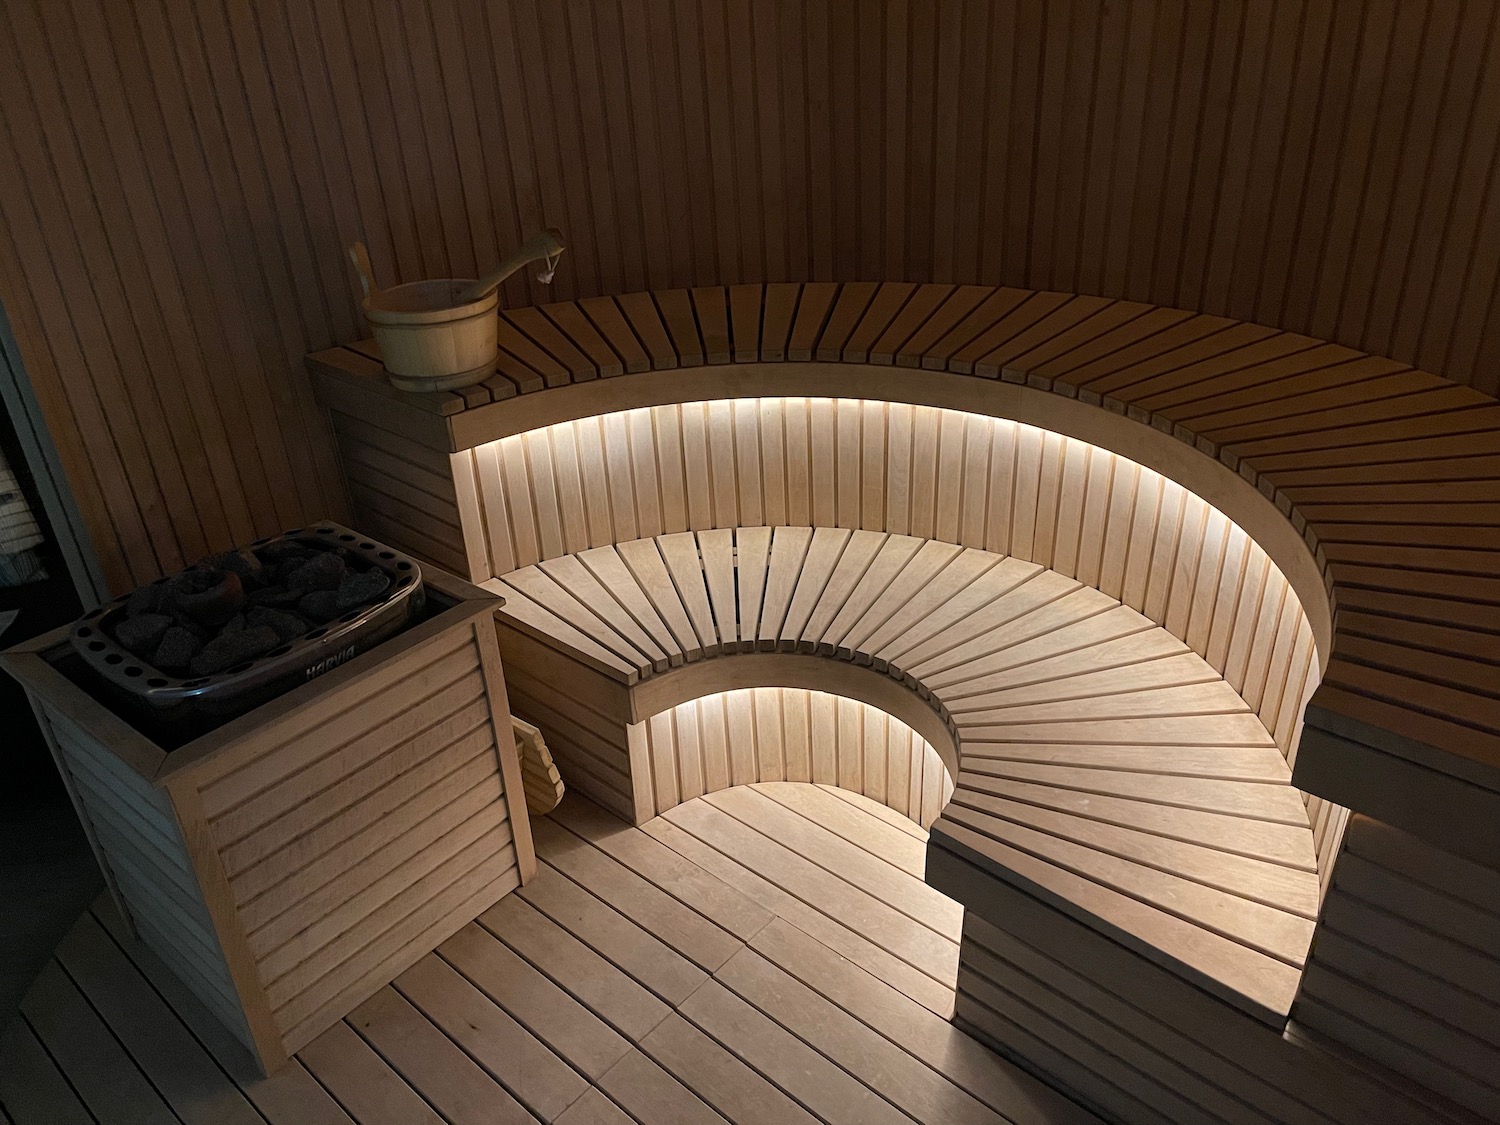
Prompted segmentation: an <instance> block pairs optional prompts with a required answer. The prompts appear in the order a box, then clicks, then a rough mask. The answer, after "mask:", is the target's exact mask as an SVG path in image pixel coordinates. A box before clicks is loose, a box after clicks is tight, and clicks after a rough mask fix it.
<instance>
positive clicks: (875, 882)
mask: <svg viewBox="0 0 1500 1125" xmlns="http://www.w3.org/2000/svg"><path fill="white" fill-rule="evenodd" d="M535 828H536V842H537V851H538V855H539V857H540V859H541V870H540V872H539V874H538V876H537V878H536V879H535V880H534V881H533V882H531V883H529V884H528V885H527V886H526V887H525V888H524V889H523V890H521V891H519V892H518V893H516V894H514V895H510V896H508V897H507V898H505V899H504V900H502V901H501V902H500V903H499V904H497V905H496V906H495V907H494V908H492V909H491V910H490V911H488V912H487V913H485V914H484V915H482V916H481V917H480V918H479V919H478V920H477V921H476V922H474V923H472V924H471V925H469V926H466V927H465V928H464V929H463V930H462V931H460V932H459V933H458V934H456V935H455V936H454V937H453V938H451V939H450V940H449V941H447V942H445V943H444V944H443V945H442V946H440V947H439V948H438V949H437V951H436V952H434V953H433V954H431V955H429V956H427V957H425V958H423V959H422V960H421V961H419V962H418V963H417V964H416V965H414V966H413V967H412V968H411V969H409V970H408V971H407V972H405V973H404V974H402V975H401V976H400V977H398V978H397V979H396V981H395V982H394V983H393V984H392V985H390V986H388V987H386V988H383V989H381V990H380V991H379V992H378V993H376V994H375V995H374V996H372V997H370V998H369V999H368V1000H367V1001H366V1002H365V1003H363V1004H361V1005H360V1006H359V1007H357V1008H356V1009H355V1010H354V1011H352V1012H351V1013H350V1014H349V1016H348V1017H347V1018H346V1019H345V1020H344V1021H342V1022H341V1023H338V1024H336V1025H335V1026H334V1027H333V1028H331V1029H330V1030H329V1031H327V1032H326V1033H325V1034H323V1035H322V1036H320V1037H319V1038H318V1039H316V1040H314V1041H313V1042H312V1043H310V1044H308V1045H307V1046H306V1047H305V1048H304V1049H303V1050H302V1051H300V1052H299V1053H298V1055H297V1056H296V1057H295V1058H294V1059H293V1060H292V1061H291V1063H290V1064H289V1065H288V1066H287V1067H285V1068H284V1069H282V1070H281V1071H279V1072H278V1073H276V1074H275V1075H273V1076H272V1077H270V1078H259V1077H258V1076H256V1075H255V1074H254V1073H253V1071H252V1070H251V1068H250V1065H249V1062H248V1059H246V1058H245V1056H244V1054H243V1050H242V1049H241V1048H239V1047H238V1045H237V1044H236V1043H234V1042H233V1041H232V1040H231V1038H230V1037H229V1035H228V1033H227V1032H225V1031H224V1030H223V1029H222V1028H221V1027H220V1026H219V1025H218V1024H217V1023H216V1022H215V1021H214V1019H213V1017H212V1016H211V1015H209V1014H208V1012H207V1011H206V1010H205V1009H204V1008H203V1007H202V1006H201V1005H199V1004H198V1003H197V1002H196V1001H195V1000H194V999H193V998H192V997H191V996H189V995H188V994H187V992H186V990H185V989H183V988H182V986H181V985H180V984H178V983H177V982H176V981H175V980H174V979H173V978H172V977H171V976H170V975H169V974H168V973H167V972H166V971H165V970H164V969H163V968H162V966H161V964H160V963H159V962H158V961H157V960H156V959H155V958H154V957H153V955H152V954H151V953H150V952H149V951H148V950H146V949H145V948H144V947H143V946H141V945H140V944H139V943H137V942H135V941H134V940H132V939H131V938H130V936H129V935H128V934H127V933H126V931H125V928H124V926H123V924H122V923H121V922H120V920H119V918H118V916H117V915H116V914H115V913H114V911H113V909H112V908H111V907H110V906H109V905H108V903H107V902H106V901H105V900H102V899H101V900H100V901H99V902H98V903H96V904H95V906H94V908H93V909H92V910H91V911H90V912H88V913H86V914H85V915H84V916H83V917H82V918H80V919H79V921H78V923H77V925H76V926H74V928H73V930H72V931H71V932H70V933H69V934H68V936H67V938H66V939H65V940H64V941H63V943H62V944H61V945H60V946H59V948H58V950H57V952H56V955H55V956H54V957H53V959H52V960H51V961H50V962H49V964H48V965H47V967H46V970H45V971H44V972H43V974H42V976H41V978H40V979H39V980H38V981H37V982H36V985H35V987H34V988H33V989H32V991H31V993H30V994H29V995H28V997H27V999H26V1001H25V1003H24V1004H23V1008H22V1015H21V1017H20V1018H19V1019H16V1020H15V1021H13V1022H12V1023H11V1024H10V1026H9V1027H8V1028H7V1029H6V1030H5V1032H4V1035H3V1038H0V1125H69V1123H73V1122H77V1123H80V1125H95V1123H97V1125H115V1123H117V1122H120V1123H123V1122H129V1123H132V1125H136V1123H139V1125H493V1123H498V1122H533V1121H545V1122H559V1123H560V1125H628V1123H629V1122H631V1121H636V1122H639V1123H641V1125H658V1123H667V1122H673V1123H696V1122H704V1123H720V1125H722V1123H723V1122H726V1121H727V1122H754V1123H762V1122H776V1123H778V1125H780V1123H783V1122H785V1123H813V1122H824V1123H826V1125H842V1123H849V1125H855V1123H858V1125H866V1123H872V1122H890V1123H893V1125H911V1123H912V1122H944V1123H947V1122H961V1123H973V1125H981V1123H996V1125H998V1123H1001V1122H1014V1123H1016V1125H1053V1123H1056V1125H1088V1123H1093V1122H1096V1121H1097V1118H1095V1117H1094V1116H1093V1115H1092V1114H1090V1113H1089V1112H1087V1111H1086V1110H1084V1109H1082V1108H1080V1107H1079V1106H1077V1105H1075V1104H1074V1103H1072V1102H1070V1101H1068V1100H1067V1099H1065V1098H1063V1097H1062V1096H1060V1095H1059V1094H1058V1093H1056V1092H1055V1091H1053V1090H1052V1089H1050V1088H1049V1087H1046V1086H1043V1085H1042V1084H1040V1083H1039V1082H1037V1081H1036V1080H1035V1079H1033V1078H1032V1077H1031V1076H1029V1075H1028V1074H1026V1073H1025V1072H1023V1071H1021V1070H1019V1069H1018V1068H1016V1067H1014V1066H1013V1065H1011V1064H1010V1063H1008V1062H1006V1061H1004V1060H1003V1059H1001V1058H1000V1057H999V1056H997V1055H995V1054H993V1053H992V1052H991V1051H990V1050H988V1049H987V1048H986V1047H984V1046H982V1045H980V1044H979V1043H978V1042H977V1041H976V1040H974V1039H972V1038H970V1037H969V1036H968V1035H967V1034H966V1033H964V1032H963V1031H960V1030H958V1029H957V1028H955V1027H954V1026H953V1025H952V1024H951V1023H950V1022H949V1020H948V1016H949V1014H950V1012H951V1008H952V1005H953V999H954V993H953V984H954V979H955V975H956V972H957V951H958V944H957V942H958V937H959V934H960V928H961V923H962V919H961V911H960V910H959V908H958V906H957V905H956V904H955V903H953V902H952V901H950V900H948V899H946V898H944V897H943V896H942V895H941V894H939V893H937V892H936V891H934V890H933V889H932V888H930V887H928V886H927V885H926V884H925V883H924V882H923V881H922V878H921V872H922V866H923V857H924V849H925V837H926V834H925V833H924V832H922V831H921V830H920V829H918V828H916V827H915V826H914V825H912V824H911V823H910V822H909V821H905V820H904V819H903V818H900V817H899V816H897V815H896V814H894V813H891V812H890V811H889V810H887V809H885V808H883V807H881V806H878V805H876V804H875V803H874V802H872V801H869V800H868V799H866V798H864V797H861V796H858V795H856V794H850V793H847V792H843V791H840V790H837V789H833V788H823V787H818V786H812V785H798V784H790V783H779V784H763V785H755V786H748V787H741V788H737V789H733V790H726V791H723V792H720V793H715V794H710V795H709V796H707V797H703V798H699V799H696V800H692V801H689V802H686V803H684V804H682V805H679V806H677V807H676V808H674V809H672V810H670V812H669V814H668V815H666V816H663V817H661V818H658V819H657V820H655V821H652V822H650V823H649V824H647V825H646V826H644V828H643V829H639V828H631V827H628V826H626V825H625V824H623V823H622V822H621V821H619V820H617V819H616V818H615V817H614V816H612V815H611V814H610V813H608V812H605V811H604V810H603V809H601V808H599V807H598V806H597V805H593V804H591V803H590V802H588V801H587V800H586V799H583V798H581V797H579V796H577V795H573V794H570V795H569V796H568V797H567V798H566V799H565V800H564V802H563V803H562V805H561V806H560V807H559V808H558V809H557V810H556V812H555V813H554V814H553V815H552V816H551V817H550V818H547V819H545V820H542V819H539V820H537V821H536V824H535Z"/></svg>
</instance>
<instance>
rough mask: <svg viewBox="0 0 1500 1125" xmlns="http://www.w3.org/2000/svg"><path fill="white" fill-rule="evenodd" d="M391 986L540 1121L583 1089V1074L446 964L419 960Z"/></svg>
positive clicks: (431, 959)
mask: <svg viewBox="0 0 1500 1125" xmlns="http://www.w3.org/2000/svg"><path fill="white" fill-rule="evenodd" d="M393 983H394V987H395V989H396V991H397V992H399V993H400V994H401V995H402V996H403V997H404V998H405V999H406V1000H407V1002H408V1003H410V1004H412V1005H413V1006H414V1007H415V1008H416V1009H417V1010H418V1011H420V1012H421V1013H422V1014H423V1015H424V1016H426V1017H427V1019H428V1020H429V1021H430V1022H431V1023H432V1024H433V1025H434V1026H436V1027H438V1028H441V1029H442V1030H443V1031H444V1032H445V1033H446V1034H447V1036H448V1038H450V1039H452V1040H453V1042H455V1043H457V1044H458V1045H459V1046H460V1047H462V1048H463V1049H464V1051H465V1052H466V1053H467V1054H468V1056H469V1057H470V1058H471V1059H473V1060H474V1061H475V1062H477V1063H478V1064H479V1065H480V1066H482V1067H483V1068H484V1069H485V1070H486V1071H488V1072H489V1074H490V1076H491V1077H492V1078H494V1079H495V1080H496V1081H497V1082H499V1083H501V1084H502V1085H503V1086H504V1087H505V1088H506V1089H507V1090H509V1091H510V1092H511V1093H512V1094H513V1095H514V1096H515V1098H516V1100H517V1101H519V1102H520V1103H521V1104H522V1105H524V1106H525V1107H526V1108H527V1109H529V1110H531V1112H532V1113H534V1114H536V1115H537V1116H538V1117H540V1118H541V1119H542V1120H543V1121H551V1120H553V1119H554V1118H556V1117H557V1116H558V1115H560V1114H561V1113H562V1112H563V1111H564V1110H565V1109H567V1108H568V1106H570V1105H572V1104H573V1102H575V1101H576V1100H577V1099H578V1098H579V1097H580V1096H581V1095H582V1094H583V1092H584V1090H586V1089H587V1088H588V1082H587V1080H585V1079H584V1078H583V1076H582V1075H580V1074H579V1073H578V1072H577V1071H576V1070H574V1069H573V1068H572V1067H570V1066H569V1065H568V1064H567V1063H566V1062H564V1061H563V1060H562V1059H561V1058H559V1057H558V1056H557V1055H555V1054H553V1053H552V1051H551V1050H549V1049H548V1048H547V1046H546V1045H545V1044H543V1043H542V1042H541V1041H540V1040H539V1039H537V1037H536V1036H534V1035H532V1034H531V1032H529V1031H527V1030H526V1028H524V1027H522V1026H521V1025H520V1024H519V1023H517V1022H516V1021H515V1020H514V1019H512V1018H511V1016H510V1015H509V1014H508V1013H506V1012H505V1011H504V1010H503V1009H502V1008H500V1007H499V1006H498V1005H497V1004H495V1003H494V1001H492V1000H490V999H489V998H488V997H486V996H485V995H484V993H482V992H480V991H479V990H478V989H477V988H475V987H474V986H473V985H472V984H470V983H469V982H468V981H467V980H466V979H464V978H463V977H462V976H460V975H459V973H458V972H457V971H456V970H455V969H454V968H452V966H450V965H448V964H447V963H446V962H444V961H441V960H439V959H437V958H435V957H424V958H422V960H420V961H418V962H417V963H416V964H415V965H413V966H412V967H411V968H410V969H408V970H407V971H406V972H404V973H402V974H401V975H400V976H399V977H397V978H396V980H395V981H394V982H393Z"/></svg>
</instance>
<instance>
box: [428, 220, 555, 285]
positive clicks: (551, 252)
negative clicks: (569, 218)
mask: <svg viewBox="0 0 1500 1125" xmlns="http://www.w3.org/2000/svg"><path fill="white" fill-rule="evenodd" d="M562 237H563V236H562V231H560V230H556V229H555V228H552V227H548V228H547V229H546V230H544V231H542V232H541V233H540V234H534V235H532V236H531V237H530V238H528V239H527V240H526V241H525V242H523V243H521V245H520V246H519V247H517V248H516V252H515V253H514V254H512V255H511V256H510V257H509V258H506V259H505V261H503V262H501V263H500V264H499V265H498V266H496V267H495V268H494V269H492V270H491V271H490V272H489V273H487V274H485V275H484V276H483V277H481V278H480V279H479V280H478V281H474V282H470V283H469V284H468V285H466V286H464V287H463V289H461V290H459V292H458V294H457V296H456V297H455V299H456V300H457V301H458V302H459V303H460V304H468V303H469V302H471V301H478V300H480V299H481V298H484V297H487V296H489V295H490V294H491V293H493V292H494V291H495V290H496V289H498V288H499V287H500V283H501V282H502V281H504V280H505V279H506V278H507V277H509V276H510V275H511V274H513V273H515V272H516V271H517V270H518V269H520V268H521V267H522V266H524V265H527V264H528V263H530V262H537V261H542V260H545V261H546V265H545V266H543V268H542V269H540V270H539V271H537V275H536V279H537V280H538V281H540V282H541V283H542V284H543V285H548V284H550V283H551V281H552V275H553V274H554V273H555V272H556V271H557V259H558V258H560V257H562V252H563V249H564V247H563V240H562Z"/></svg>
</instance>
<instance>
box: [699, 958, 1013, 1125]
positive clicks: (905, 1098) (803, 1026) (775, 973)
mask: <svg viewBox="0 0 1500 1125" xmlns="http://www.w3.org/2000/svg"><path fill="white" fill-rule="evenodd" d="M715 979H716V980H718V981H721V982H722V983H723V984H724V985H725V986H726V987H727V988H731V989H733V990H734V991H735V992H737V993H738V994H739V995H740V996H741V998H743V999H745V1000H747V1001H748V1002H750V1003H752V1004H754V1005H755V1006H756V1007H757V1008H759V1009H760V1010H761V1011H763V1012H765V1014H766V1015H768V1016H770V1017H771V1018H772V1019H774V1020H775V1021H776V1022H777V1023H779V1024H781V1025H782V1026H783V1027H785V1028H787V1029H788V1030H789V1031H791V1032H792V1033H794V1034H795V1035H797V1036H798V1037H799V1038H801V1039H802V1040H804V1041H805V1042H807V1043H809V1044H810V1045H811V1046H813V1047H814V1048H816V1049H817V1050H818V1051H819V1052H821V1053H822V1054H823V1055H826V1056H827V1057H828V1058H830V1059H832V1060H833V1061H834V1062H836V1063H838V1064H839V1065H840V1066H841V1067H843V1068H844V1069H845V1070H846V1071H848V1072H849V1073H850V1074H852V1075H854V1076H855V1077H856V1078H858V1079H859V1080H860V1081H861V1082H863V1083H865V1084H866V1085H867V1086H869V1087H870V1088H871V1089H873V1090H875V1091H876V1092H877V1093H879V1094H880V1095H881V1096H883V1097H885V1098H886V1099H887V1100H889V1101H890V1102H892V1103H893V1104H895V1105H897V1106H898V1107H900V1108H901V1109H903V1110H905V1111H906V1112H907V1113H908V1114H910V1115H911V1116H912V1117H913V1118H915V1119H916V1120H918V1121H941V1122H945V1123H948V1122H952V1123H954V1125H960V1123H972V1125H981V1123H982V1125H998V1123H1000V1122H1003V1121H1004V1118H1002V1117H1001V1116H1000V1115H999V1114H997V1113H995V1112H994V1111H993V1110H991V1109H989V1108H988V1107H987V1106H985V1105H984V1104H983V1103H981V1102H980V1101H979V1100H978V1099H976V1098H974V1097H973V1096H972V1095H970V1094H969V1093H967V1092H966V1091H965V1090H963V1089H962V1088H961V1087H959V1086H958V1085H956V1084H955V1083H953V1082H950V1081H949V1080H948V1079H947V1078H945V1077H944V1076H943V1075H941V1074H939V1073H938V1072H937V1071H935V1070H933V1069H932V1068H931V1067H929V1066H927V1065H926V1064H924V1063H922V1062H920V1061H919V1060H917V1059H916V1058H914V1057H913V1056H911V1055H909V1054H907V1053H906V1052H905V1051H903V1050H902V1049H901V1048H900V1047H898V1046H896V1045H895V1044H894V1043H892V1042H891V1041H890V1040H889V1039H886V1038H885V1037H884V1036H882V1035H880V1034H879V1033H878V1032H876V1031H874V1030H872V1029H871V1028H870V1027H868V1026H867V1025H865V1024H863V1023H861V1022H860V1021H859V1020H857V1019H855V1018H854V1017H853V1016H851V1015H850V1014H849V1013H848V1012H846V1011H844V1010H843V1009H842V1008H840V1007H839V1006H838V1005H837V1004H834V1003H832V1002H831V1001H829V1000H827V999H826V998H825V997H823V996H820V995H819V994H818V993H816V992H814V991H813V990H812V989H810V988H808V987H807V986H806V985H803V984H802V983H800V982H799V981H797V980H796V979H795V978H793V977H791V976H790V975H788V974H787V973H785V972H783V971H782V970H781V969H779V968H777V967H776V966H775V965H773V964H772V963H771V962H769V961H767V960H766V959H765V958H764V957H762V956H761V955H760V954H758V953H756V952H755V951H754V950H750V949H746V950H742V951H741V952H739V953H737V954H735V956H734V957H733V958H732V959H731V960H730V962H729V964H727V965H725V966H724V968H723V969H721V970H720V971H719V972H718V974H716V976H715Z"/></svg>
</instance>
